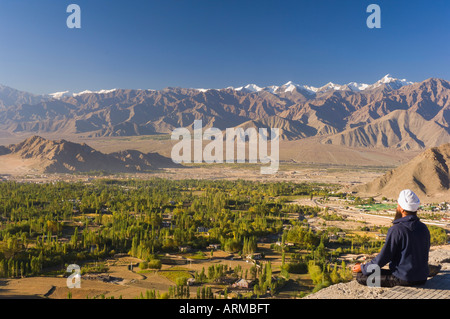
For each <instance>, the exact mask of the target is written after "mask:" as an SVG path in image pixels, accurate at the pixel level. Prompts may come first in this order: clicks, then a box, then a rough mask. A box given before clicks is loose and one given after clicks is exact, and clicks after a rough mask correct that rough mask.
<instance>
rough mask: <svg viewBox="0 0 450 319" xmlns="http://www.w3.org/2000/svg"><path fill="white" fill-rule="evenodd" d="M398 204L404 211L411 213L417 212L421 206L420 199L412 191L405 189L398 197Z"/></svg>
mask: <svg viewBox="0 0 450 319" xmlns="http://www.w3.org/2000/svg"><path fill="white" fill-rule="evenodd" d="M398 204H399V205H400V207H401V208H403V209H404V210H407V211H409V212H417V210H418V209H419V206H420V199H419V197H417V195H416V194H415V193H414V192H413V191H412V190H410V189H404V190H402V191H401V192H400V195H399V196H398Z"/></svg>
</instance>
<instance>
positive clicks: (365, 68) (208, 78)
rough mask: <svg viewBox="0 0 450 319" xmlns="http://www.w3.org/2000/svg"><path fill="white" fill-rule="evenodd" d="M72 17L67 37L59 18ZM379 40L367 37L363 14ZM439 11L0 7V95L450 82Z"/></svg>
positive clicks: (57, 2)
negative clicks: (385, 80) (2, 89)
mask: <svg viewBox="0 0 450 319" xmlns="http://www.w3.org/2000/svg"><path fill="white" fill-rule="evenodd" d="M72 3H74V4H77V5H79V6H80V8H81V28H80V29H70V28H68V27H67V24H66V20H67V17H68V16H69V15H70V13H67V12H66V9H67V6H68V5H70V4H72ZM372 3H373V4H378V5H379V6H380V8H381V28H380V29H369V28H368V27H367V25H366V20H367V18H368V16H369V15H370V13H367V12H366V9H367V6H368V5H369V4H372ZM449 30H450V1H448V0H433V1H426V0H420V1H419V0H409V1H405V0H395V1H392V0H239V1H237V0H127V1H124V0H113V1H112V0H69V1H66V0H20V1H17V0H1V1H0V84H3V85H7V86H10V87H13V88H16V89H19V90H23V91H28V92H32V93H35V94H45V93H53V92H60V91H66V90H68V91H71V92H80V91H84V90H101V89H112V88H124V89H125V88H133V89H155V90H160V89H163V88H165V87H186V88H224V87H228V86H233V87H239V86H242V85H246V84H249V83H254V84H256V85H258V86H262V87H263V86H268V85H282V84H284V83H286V82H288V81H293V82H294V83H298V84H307V85H312V86H316V87H319V86H322V85H325V84H326V83H328V82H330V81H331V82H334V83H337V84H346V83H348V82H351V81H356V82H363V83H369V84H370V83H373V82H375V81H377V80H378V79H380V78H382V77H383V76H384V75H386V74H388V73H389V74H391V75H392V76H394V77H397V78H401V79H403V78H406V79H408V80H409V81H414V82H417V81H422V80H425V79H427V78H430V77H437V78H443V79H446V80H450V31H449Z"/></svg>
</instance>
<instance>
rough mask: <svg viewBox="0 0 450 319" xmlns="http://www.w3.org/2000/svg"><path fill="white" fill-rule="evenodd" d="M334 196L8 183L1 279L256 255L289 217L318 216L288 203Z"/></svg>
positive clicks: (0, 188) (277, 188)
mask: <svg viewBox="0 0 450 319" xmlns="http://www.w3.org/2000/svg"><path fill="white" fill-rule="evenodd" d="M326 193H327V188H326V187H325V186H324V185H319V184H311V185H308V184H295V183H256V182H251V181H243V180H238V181H205V180H183V181H171V180H164V179H156V178H155V179H151V180H127V181H122V180H96V181H94V182H92V183H82V182H76V183H64V182H58V183H48V184H32V183H17V182H2V183H0V194H1V197H0V216H1V219H0V268H1V269H0V275H1V276H3V277H17V276H31V275H37V274H39V273H41V272H42V271H43V269H45V268H47V267H50V266H53V267H54V266H59V267H60V269H61V271H64V270H65V269H66V266H67V265H68V264H70V263H74V262H75V263H76V262H82V261H87V260H100V259H103V258H106V257H108V256H112V255H114V254H117V253H130V254H131V255H132V256H135V257H138V258H141V259H143V260H145V261H147V262H149V265H150V264H152V263H155V264H156V263H157V262H153V261H152V260H154V259H155V258H154V257H155V255H156V253H157V252H164V251H166V252H174V251H177V250H178V247H180V246H184V245H190V246H192V247H193V248H194V249H204V248H206V247H207V246H208V245H209V244H212V243H220V244H221V245H222V248H223V249H225V250H227V251H230V252H239V253H241V254H251V253H253V252H255V250H256V239H257V238H259V237H261V236H265V235H268V234H276V233H279V232H281V231H282V229H283V224H284V223H286V222H287V220H288V219H287V218H288V214H291V213H293V212H294V213H298V214H310V213H314V212H311V211H310V208H307V207H301V206H296V205H288V204H285V203H284V202H283V201H282V200H280V198H282V197H286V196H292V195H300V194H306V195H307V194H322V195H323V194H326ZM167 215H171V220H170V226H167V224H165V223H164V220H165V219H167V217H166V216H167ZM199 227H202V228H204V229H208V230H209V231H208V236H204V235H202V233H199V231H198V228H199ZM156 266H157V265H156ZM156 268H157V267H156Z"/></svg>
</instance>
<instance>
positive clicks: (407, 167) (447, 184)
mask: <svg viewBox="0 0 450 319" xmlns="http://www.w3.org/2000/svg"><path fill="white" fill-rule="evenodd" d="M449 167H450V143H447V144H443V145H441V146H439V147H433V148H430V149H428V150H426V151H424V152H422V153H421V154H419V155H418V156H416V157H415V158H413V159H412V160H411V161H409V162H408V163H406V164H404V165H402V166H399V167H397V168H395V169H393V170H391V171H389V172H387V173H386V174H385V175H383V176H381V177H379V178H377V179H375V180H374V181H372V182H370V183H368V184H366V185H362V186H359V187H356V188H355V190H356V191H357V192H358V193H359V194H361V195H369V196H386V197H388V198H391V199H395V198H397V196H398V194H399V193H400V191H401V190H403V189H406V188H409V189H412V190H413V191H414V192H416V194H417V195H418V196H419V197H420V198H421V200H422V201H423V202H427V201H428V202H429V201H435V200H436V201H440V200H447V201H448V199H449V198H450V171H449Z"/></svg>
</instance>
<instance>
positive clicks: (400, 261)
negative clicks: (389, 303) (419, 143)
mask: <svg viewBox="0 0 450 319" xmlns="http://www.w3.org/2000/svg"><path fill="white" fill-rule="evenodd" d="M419 206H420V200H419V198H418V197H417V195H416V194H415V193H414V192H413V191H411V190H409V189H406V190H403V191H401V192H400V196H399V198H398V205H397V211H396V215H395V217H394V221H393V224H394V225H393V226H392V227H391V228H389V230H388V233H387V236H386V242H385V244H384V246H383V248H382V249H381V251H380V253H379V254H378V255H377V256H376V257H375V258H374V259H373V260H371V261H370V262H367V263H364V264H356V265H355V266H353V272H356V273H357V277H356V280H357V281H358V282H359V283H360V284H363V285H369V284H368V279H369V281H370V280H372V279H374V278H372V277H373V276H371V277H370V278H369V276H370V275H371V274H372V273H373V272H374V271H375V270H374V268H376V267H379V270H380V272H379V274H380V277H379V278H378V280H379V281H378V284H379V285H380V286H381V287H393V286H398V285H400V286H415V285H423V284H424V283H425V282H426V281H427V277H428V271H429V270H428V253H429V250H430V232H429V231H428V228H427V226H426V225H425V224H423V223H422V222H421V221H420V220H419V218H418V217H417V210H418V208H419ZM387 263H389V269H381V268H382V267H383V266H384V265H386V264H387ZM372 286H373V285H372Z"/></svg>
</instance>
